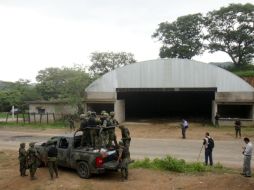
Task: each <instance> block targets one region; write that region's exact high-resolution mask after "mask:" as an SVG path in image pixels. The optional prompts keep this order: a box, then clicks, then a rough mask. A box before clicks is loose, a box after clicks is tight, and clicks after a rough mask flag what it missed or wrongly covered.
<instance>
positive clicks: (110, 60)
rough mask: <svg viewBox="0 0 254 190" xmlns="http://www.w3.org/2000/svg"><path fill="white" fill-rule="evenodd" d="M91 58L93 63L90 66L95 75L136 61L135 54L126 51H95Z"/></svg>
mask: <svg viewBox="0 0 254 190" xmlns="http://www.w3.org/2000/svg"><path fill="white" fill-rule="evenodd" d="M90 60H91V62H92V65H91V66H90V67H89V71H91V72H92V74H93V76H95V77H96V76H97V75H99V76H101V75H103V74H105V73H107V72H109V71H112V70H114V69H116V68H118V67H121V66H124V65H127V64H131V63H135V62H136V60H135V59H134V55H133V54H132V53H126V52H119V53H114V52H93V53H92V54H91V59H90Z"/></svg>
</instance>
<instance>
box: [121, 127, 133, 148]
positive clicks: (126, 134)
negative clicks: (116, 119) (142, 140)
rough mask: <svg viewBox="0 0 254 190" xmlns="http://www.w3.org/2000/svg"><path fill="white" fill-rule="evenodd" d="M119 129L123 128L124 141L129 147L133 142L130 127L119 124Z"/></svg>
mask: <svg viewBox="0 0 254 190" xmlns="http://www.w3.org/2000/svg"><path fill="white" fill-rule="evenodd" d="M119 129H120V130H121V134H122V141H123V144H124V146H125V147H128V148H129V147H130V143H131V136H130V131H129V129H128V128H126V127H125V126H124V125H119Z"/></svg>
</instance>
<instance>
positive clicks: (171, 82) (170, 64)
mask: <svg viewBox="0 0 254 190" xmlns="http://www.w3.org/2000/svg"><path fill="white" fill-rule="evenodd" d="M116 88H217V92H254V88H253V87H252V86H251V85H249V84H248V83H247V82H245V81H244V80H243V79H241V78H240V77H238V76H236V75H234V74H232V73H231V72H229V71H227V70H225V69H222V68H220V67H217V66H215V65H211V64H206V63H202V62H198V61H193V60H187V59H157V60H151V61H144V62H138V63H134V64H129V65H126V66H124V67H121V68H117V69H115V70H113V71H111V72H109V73H106V74H105V75H103V76H101V77H100V78H99V79H97V80H95V81H94V82H93V83H91V84H90V85H89V86H88V87H87V88H86V92H115V91H116Z"/></svg>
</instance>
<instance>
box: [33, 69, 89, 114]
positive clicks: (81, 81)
mask: <svg viewBox="0 0 254 190" xmlns="http://www.w3.org/2000/svg"><path fill="white" fill-rule="evenodd" d="M36 80H37V81H38V84H37V85H36V88H37V90H38V91H39V92H40V94H41V96H42V97H43V99H45V100H52V99H54V100H66V101H67V102H68V103H70V104H71V105H72V106H74V107H76V108H77V110H78V113H82V112H83V102H82V101H83V99H84V93H85V88H86V87H87V86H88V85H89V84H90V82H91V78H90V76H89V74H88V73H87V72H86V69H85V68H83V67H82V66H80V65H75V66H74V67H72V68H67V67H64V68H46V69H45V70H41V71H39V73H38V75H37V77H36Z"/></svg>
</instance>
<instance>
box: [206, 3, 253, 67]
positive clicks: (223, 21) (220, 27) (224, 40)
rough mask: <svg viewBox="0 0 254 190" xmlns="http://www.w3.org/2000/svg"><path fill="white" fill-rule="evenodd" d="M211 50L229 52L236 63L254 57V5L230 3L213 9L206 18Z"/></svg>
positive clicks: (207, 37)
mask: <svg viewBox="0 0 254 190" xmlns="http://www.w3.org/2000/svg"><path fill="white" fill-rule="evenodd" d="M205 20H206V28H207V32H208V34H207V36H206V39H207V40H208V41H209V44H208V49H209V51H210V52H216V51H222V52H225V53H227V54H228V55H229V56H230V58H231V59H232V61H233V62H234V64H235V65H240V64H247V63H250V61H251V59H252V58H253V57H254V5H252V4H249V3H247V4H245V5H242V4H230V5H229V6H228V7H222V8H220V9H219V10H214V11H211V12H209V13H208V14H207V16H206V18H205Z"/></svg>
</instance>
